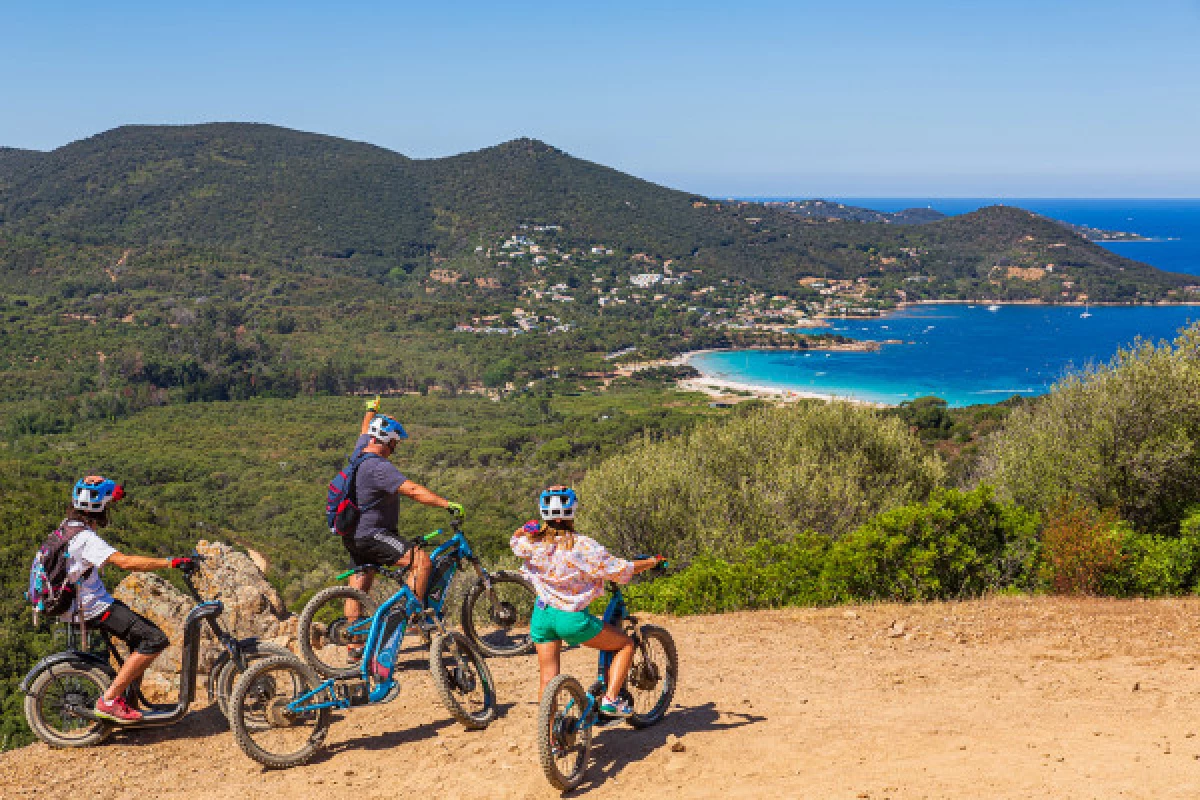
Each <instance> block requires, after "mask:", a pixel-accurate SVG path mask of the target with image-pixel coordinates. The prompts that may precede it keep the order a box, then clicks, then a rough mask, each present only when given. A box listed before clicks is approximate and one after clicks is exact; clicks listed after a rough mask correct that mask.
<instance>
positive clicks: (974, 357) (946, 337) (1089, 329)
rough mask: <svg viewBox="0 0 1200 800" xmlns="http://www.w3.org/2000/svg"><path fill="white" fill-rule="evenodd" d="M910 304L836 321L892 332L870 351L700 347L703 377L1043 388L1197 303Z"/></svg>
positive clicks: (963, 393) (994, 392) (820, 387)
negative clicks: (870, 316)
mask: <svg viewBox="0 0 1200 800" xmlns="http://www.w3.org/2000/svg"><path fill="white" fill-rule="evenodd" d="M1083 312H1084V309H1083V308H1079V307H1077V306H1018V305H1006V306H1001V307H1000V308H999V310H997V311H988V307H987V306H984V305H978V306H970V305H959V304H945V305H927V306H915V307H911V308H907V309H905V310H903V311H898V312H896V313H894V314H890V315H888V316H886V317H881V318H877V319H870V320H846V321H844V322H835V323H834V325H833V327H832V328H831V329H829V330H831V331H832V332H834V333H840V334H843V335H845V336H850V337H853V338H856V339H870V340H876V341H883V340H887V339H900V340H903V341H904V342H905V343H904V344H889V345H884V346H883V347H882V348H881V349H880V350H879V351H877V352H873V353H857V352H856V353H846V352H837V353H821V352H816V353H804V352H793V351H779V350H733V351H720V352H712V353H701V354H699V355H696V356H693V357H692V361H691V363H692V364H693V366H695V367H696V368H697V369H699V370H700V371H701V372H702V373H704V374H705V375H709V376H711V377H716V378H724V379H726V380H733V381H740V382H743V383H752V384H757V385H762V386H774V387H778V388H783V389H792V390H799V391H808V392H818V393H821V394H831V395H838V396H844V397H855V398H859V399H862V400H870V401H872V402H877V403H888V404H897V403H902V402H904V401H905V400H912V399H914V398H917V397H923V396H926V395H936V396H938V397H941V398H943V399H945V400H946V401H948V402H949V403H950V404H951V405H954V406H966V405H975V404H978V403H996V402H999V401H1000V400H1004V399H1006V398H1008V397H1011V396H1012V395H1014V394H1022V395H1036V394H1043V393H1045V392H1046V391H1048V390H1049V388H1050V386H1051V385H1052V384H1053V383H1054V382H1055V381H1056V380H1058V379H1059V378H1061V377H1062V376H1063V375H1064V374H1066V372H1067V371H1068V370H1070V369H1072V368H1079V367H1084V366H1087V365H1088V364H1090V363H1095V362H1101V361H1107V360H1108V359H1110V358H1111V357H1112V356H1113V355H1115V354H1116V352H1117V350H1118V349H1119V348H1120V347H1121V346H1122V345H1126V344H1128V343H1131V342H1133V341H1134V339H1136V338H1137V337H1138V336H1142V337H1144V338H1149V339H1155V340H1157V339H1162V338H1174V336H1175V333H1176V331H1177V330H1178V329H1179V328H1180V327H1182V326H1185V325H1187V324H1188V323H1189V322H1191V321H1195V320H1200V306H1167V307H1163V306H1155V307H1146V306H1140V307H1139V306H1132V307H1131V306H1092V307H1091V309H1090V312H1091V314H1092V316H1091V317H1087V318H1083V317H1081V316H1080V314H1081V313H1083Z"/></svg>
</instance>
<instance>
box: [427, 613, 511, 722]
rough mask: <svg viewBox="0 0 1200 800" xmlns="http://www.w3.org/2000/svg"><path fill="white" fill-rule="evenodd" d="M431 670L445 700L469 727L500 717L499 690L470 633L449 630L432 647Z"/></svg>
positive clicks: (454, 714)
mask: <svg viewBox="0 0 1200 800" xmlns="http://www.w3.org/2000/svg"><path fill="white" fill-rule="evenodd" d="M429 671H430V672H431V673H432V674H433V685H434V686H436V687H437V690H438V695H439V696H440V697H441V700H442V704H443V705H445V706H446V709H447V710H448V711H449V712H450V714H451V715H452V716H453V717H454V718H455V719H456V720H458V721H459V722H460V723H461V724H462V726H463V727H464V728H466V729H467V730H469V731H475V730H480V729H482V728H486V727H487V726H488V725H489V724H490V723H491V721H492V720H493V719H495V718H496V690H495V688H494V684H493V683H492V673H491V671H490V670H489V669H488V666H487V662H486V661H484V660H483V656H481V655H479V653H478V652H477V651H476V650H475V648H474V647H472V646H471V643H470V642H469V641H468V640H467V637H465V636H463V635H462V634H461V633H459V632H458V631H449V632H447V633H442V634H438V635H437V636H435V637H434V639H433V643H432V644H431V645H430V647H429Z"/></svg>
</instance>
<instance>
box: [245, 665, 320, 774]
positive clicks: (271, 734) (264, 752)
mask: <svg viewBox="0 0 1200 800" xmlns="http://www.w3.org/2000/svg"><path fill="white" fill-rule="evenodd" d="M320 682H321V679H320V678H319V677H317V673H316V672H315V671H314V670H313V669H312V668H311V667H309V666H308V665H307V664H305V663H304V662H303V661H301V660H300V659H298V658H296V657H295V656H275V657H273V658H267V659H263V660H261V661H256V662H255V663H254V664H253V665H252V666H251V667H250V668H249V669H247V670H246V672H245V673H243V674H242V676H241V677H240V678H238V680H237V683H236V684H234V686H233V694H232V695H230V697H229V727H230V729H231V730H232V731H233V738H234V740H235V741H237V743H238V747H240V748H242V752H243V753H245V754H246V755H248V756H249V757H250V758H252V759H254V760H255V761H257V762H258V763H260V764H262V765H263V766H264V767H267V768H269V769H283V768H285V767H294V766H297V765H299V764H304V763H307V762H308V760H309V759H311V758H312V757H313V756H314V755H315V754H316V753H317V751H318V750H320V748H321V745H322V744H323V743H324V742H325V734H326V733H327V732H328V731H329V721H330V720H329V709H327V708H323V709H321V710H319V711H306V712H302V713H299V714H297V713H293V712H290V711H288V710H287V706H288V704H289V703H291V702H292V701H293V700H295V699H296V698H298V697H300V696H302V695H304V694H306V693H307V692H309V691H311V690H313V689H315V688H316V687H317V685H318V684H319V683H320Z"/></svg>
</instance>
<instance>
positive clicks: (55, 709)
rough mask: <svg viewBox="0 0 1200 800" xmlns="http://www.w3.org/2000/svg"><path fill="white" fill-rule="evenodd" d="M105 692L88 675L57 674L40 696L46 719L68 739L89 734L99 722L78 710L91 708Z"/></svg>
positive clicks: (42, 715)
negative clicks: (86, 716) (84, 715)
mask: <svg viewBox="0 0 1200 800" xmlns="http://www.w3.org/2000/svg"><path fill="white" fill-rule="evenodd" d="M102 692H103V689H102V688H101V687H100V686H98V685H96V683H95V682H93V681H92V680H91V679H90V678H88V677H87V676H86V675H80V674H68V675H63V676H61V677H57V678H55V679H53V680H52V681H51V682H50V683H49V684H48V685H47V686H46V688H45V690H44V691H43V692H42V693H41V694H40V695H39V696H38V703H39V708H40V711H41V717H42V720H43V721H44V722H45V724H46V725H47V727H49V728H50V729H51V730H53V731H54V732H55V733H56V734H57V735H58V736H60V737H62V738H64V739H72V738H76V737H78V738H82V737H84V736H87V735H89V734H90V733H91V732H92V729H93V728H94V727H95V725H96V723H95V722H94V721H92V720H89V719H87V718H85V717H83V716H81V715H80V714H79V713H78V712H80V711H90V710H91V708H92V706H93V705H95V703H96V700H97V698H99V697H100V695H101V694H102Z"/></svg>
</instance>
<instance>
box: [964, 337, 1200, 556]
mask: <svg viewBox="0 0 1200 800" xmlns="http://www.w3.org/2000/svg"><path fill="white" fill-rule="evenodd" d="M979 477H981V478H983V479H985V480H987V481H988V482H990V483H992V484H993V485H995V486H996V488H997V491H998V492H999V493H1000V494H1001V496H1003V497H1005V498H1006V499H1011V500H1014V501H1015V502H1017V503H1019V504H1021V505H1023V506H1025V507H1027V508H1031V509H1034V510H1036V511H1046V510H1048V509H1050V508H1051V507H1052V506H1053V505H1054V504H1055V503H1056V502H1057V501H1058V500H1059V498H1061V497H1063V496H1065V495H1073V496H1075V497H1078V498H1079V499H1080V500H1081V501H1082V502H1083V503H1085V504H1087V505H1089V506H1092V507H1094V508H1112V509H1115V510H1116V512H1117V514H1118V515H1119V516H1120V518H1121V519H1126V520H1129V521H1130V522H1132V523H1133V524H1134V526H1135V527H1136V528H1137V529H1138V530H1140V531H1148V532H1152V533H1156V534H1162V535H1166V536H1174V535H1176V533H1177V532H1178V530H1179V528H1178V525H1179V521H1180V520H1181V519H1182V518H1183V516H1184V514H1185V513H1186V512H1187V510H1188V509H1189V508H1190V507H1191V506H1193V505H1195V504H1196V503H1200V325H1193V326H1192V327H1190V328H1188V329H1186V330H1184V331H1183V332H1182V333H1181V334H1180V335H1179V337H1178V338H1176V339H1175V341H1174V343H1173V344H1171V343H1166V342H1163V343H1161V344H1159V345H1158V346H1155V345H1153V344H1151V343H1148V342H1138V343H1136V344H1135V345H1134V346H1133V347H1131V348H1129V349H1126V350H1122V351H1121V352H1119V353H1118V354H1117V356H1116V357H1115V358H1114V359H1113V360H1112V362H1111V363H1109V364H1107V365H1104V366H1100V367H1095V368H1092V369H1090V370H1087V371H1084V372H1080V373H1077V374H1074V375H1071V376H1068V377H1067V378H1065V379H1063V380H1062V381H1060V382H1059V383H1058V384H1056V385H1055V387H1054V389H1053V391H1051V392H1050V394H1048V395H1047V396H1045V397H1043V398H1041V399H1040V400H1038V401H1037V402H1034V403H1030V404H1027V405H1025V406H1023V407H1021V408H1017V409H1016V410H1014V411H1013V413H1012V414H1011V415H1010V416H1009V418H1008V422H1007V424H1006V426H1005V429H1004V430H1003V431H1001V432H1000V433H998V434H996V435H995V436H994V437H993V438H992V440H991V441H990V443H989V444H988V446H987V448H986V449H985V453H984V456H983V458H982V459H981V474H980V476H979Z"/></svg>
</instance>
